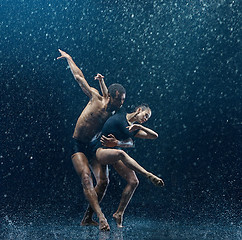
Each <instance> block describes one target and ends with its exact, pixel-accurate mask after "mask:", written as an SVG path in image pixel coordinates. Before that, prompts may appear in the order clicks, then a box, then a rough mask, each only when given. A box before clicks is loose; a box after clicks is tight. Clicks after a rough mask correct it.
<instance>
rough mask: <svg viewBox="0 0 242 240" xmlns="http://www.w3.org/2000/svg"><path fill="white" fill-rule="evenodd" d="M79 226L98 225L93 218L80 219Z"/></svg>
mask: <svg viewBox="0 0 242 240" xmlns="http://www.w3.org/2000/svg"><path fill="white" fill-rule="evenodd" d="M81 226H98V222H96V221H94V220H93V219H82V221H81Z"/></svg>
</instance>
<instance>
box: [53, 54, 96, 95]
mask: <svg viewBox="0 0 242 240" xmlns="http://www.w3.org/2000/svg"><path fill="white" fill-rule="evenodd" d="M58 50H59V52H60V54H61V56H60V57H58V58H57V59H61V58H65V59H66V60H67V62H68V64H69V66H70V69H71V72H72V74H73V76H74V78H75V79H76V81H77V82H78V84H79V85H80V87H81V88H82V91H83V92H84V93H85V94H86V95H87V96H88V97H90V98H91V97H92V92H93V91H92V88H91V87H90V86H89V84H88V83H87V81H86V79H85V77H84V75H83V73H82V71H81V69H79V68H78V67H77V65H76V64H75V63H74V61H73V59H72V57H71V56H70V55H69V54H67V53H66V52H64V51H62V50H60V49H58Z"/></svg>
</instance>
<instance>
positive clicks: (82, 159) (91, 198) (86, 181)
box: [72, 152, 110, 231]
mask: <svg viewBox="0 0 242 240" xmlns="http://www.w3.org/2000/svg"><path fill="white" fill-rule="evenodd" d="M72 162H73V165H74V168H75V170H76V172H77V174H78V175H79V176H80V178H81V180H82V187H83V192H84V194H85V197H86V199H87V200H88V202H89V204H90V206H91V207H92V209H93V210H94V212H95V213H96V214H97V217H98V219H99V229H100V230H106V231H107V230H110V227H109V225H108V222H107V220H106V218H105V216H104V214H103V213H102V210H101V208H100V206H99V204H98V197H97V193H96V191H95V189H94V187H93V181H92V176H91V171H90V169H89V165H88V160H87V158H86V156H85V155H84V154H83V153H80V152H79V153H75V154H73V155H72Z"/></svg>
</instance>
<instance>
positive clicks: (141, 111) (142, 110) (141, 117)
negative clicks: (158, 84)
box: [135, 103, 151, 124]
mask: <svg viewBox="0 0 242 240" xmlns="http://www.w3.org/2000/svg"><path fill="white" fill-rule="evenodd" d="M135 113H136V115H135V121H136V122H138V123H141V124H142V123H144V122H146V121H148V119H149V118H150V117H151V109H150V107H149V105H148V104H146V103H143V104H141V105H139V106H137V107H136V108H135Z"/></svg>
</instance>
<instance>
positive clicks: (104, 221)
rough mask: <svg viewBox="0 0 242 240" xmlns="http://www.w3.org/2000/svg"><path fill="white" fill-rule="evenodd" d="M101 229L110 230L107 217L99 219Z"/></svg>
mask: <svg viewBox="0 0 242 240" xmlns="http://www.w3.org/2000/svg"><path fill="white" fill-rule="evenodd" d="M99 229H100V230H101V231H110V227H109V225H108V222H107V219H106V218H105V217H104V218H102V219H99Z"/></svg>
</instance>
